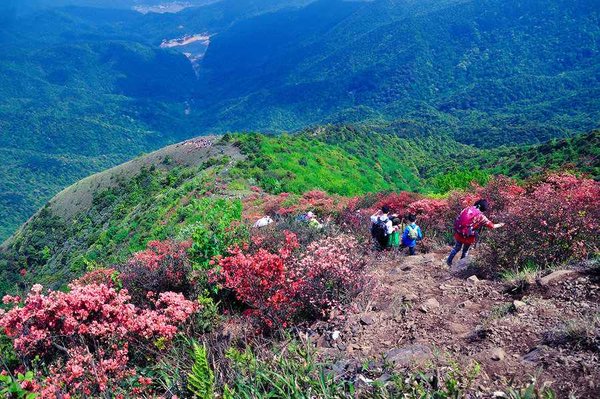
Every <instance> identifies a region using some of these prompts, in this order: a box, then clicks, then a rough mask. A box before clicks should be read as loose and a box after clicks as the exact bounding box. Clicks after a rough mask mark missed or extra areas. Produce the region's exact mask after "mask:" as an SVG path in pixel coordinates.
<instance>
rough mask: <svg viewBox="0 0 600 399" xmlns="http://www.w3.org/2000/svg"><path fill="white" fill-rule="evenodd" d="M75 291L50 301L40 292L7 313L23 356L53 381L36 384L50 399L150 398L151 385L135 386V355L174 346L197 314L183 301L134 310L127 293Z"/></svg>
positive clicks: (168, 297)
mask: <svg viewBox="0 0 600 399" xmlns="http://www.w3.org/2000/svg"><path fill="white" fill-rule="evenodd" d="M70 288H71V290H70V292H59V291H50V292H48V293H47V294H43V293H42V287H41V286H40V285H35V286H34V287H33V288H32V290H31V292H30V293H29V295H28V296H27V297H26V298H25V300H24V301H23V303H22V304H21V303H20V299H19V298H14V297H10V296H6V297H4V299H3V301H4V303H5V304H12V305H13V307H12V309H10V310H8V311H2V310H0V328H1V329H2V330H3V332H4V333H5V334H6V335H7V336H8V337H9V338H11V339H12V340H13V343H14V348H15V350H16V351H17V352H18V353H20V354H21V355H22V356H24V358H25V359H33V358H34V357H39V358H41V359H43V361H44V363H45V364H46V365H47V370H48V373H47V375H46V376H45V377H44V376H42V375H39V378H38V381H37V382H36V384H38V385H39V389H40V391H39V392H40V393H41V397H44V398H65V397H70V396H71V395H74V396H77V397H81V396H84V397H89V396H96V395H103V396H107V395H108V396H110V395H112V396H121V397H132V396H135V395H138V394H141V393H143V392H144V391H145V390H147V389H149V387H148V385H149V384H145V383H144V384H141V383H139V378H138V382H137V383H133V384H132V383H130V382H128V380H131V379H134V377H136V369H135V364H134V362H133V359H132V358H131V354H132V353H135V352H136V351H138V350H139V349H142V348H144V347H150V346H153V345H154V343H155V342H156V341H157V340H160V341H161V342H162V345H166V344H168V343H169V342H170V341H171V340H172V339H173V338H174V336H175V334H176V333H177V331H178V326H179V325H180V324H182V323H184V322H185V321H187V320H188V319H189V318H190V316H191V315H192V314H193V313H194V312H195V311H196V308H197V305H196V304H195V303H194V302H191V301H188V300H186V299H185V298H184V297H183V295H182V294H179V293H172V292H167V293H161V294H158V295H157V296H156V297H154V298H152V303H153V306H152V308H149V309H140V308H138V307H136V306H135V305H133V304H131V303H130V296H129V295H128V293H127V290H120V291H118V290H116V289H115V288H114V287H109V286H107V285H103V284H101V285H97V284H90V285H75V284H73V285H71V286H70ZM132 349H133V351H132ZM137 377H140V376H137ZM143 381H144V382H147V380H143Z"/></svg>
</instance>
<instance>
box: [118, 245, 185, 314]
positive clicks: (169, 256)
mask: <svg viewBox="0 0 600 399" xmlns="http://www.w3.org/2000/svg"><path fill="white" fill-rule="evenodd" d="M190 245H191V243H190V242H175V241H150V242H149V243H148V248H147V249H146V250H144V251H140V252H137V253H135V254H134V255H133V256H132V257H131V259H130V260H129V261H128V262H127V263H125V264H122V265H118V266H116V268H117V269H118V270H119V271H120V278H121V281H122V284H123V287H124V288H127V290H128V292H129V295H130V296H131V298H132V301H133V303H135V304H143V303H145V302H147V294H148V292H153V293H161V292H168V291H173V292H181V293H184V294H189V292H190V291H191V289H192V284H191V282H190V280H189V275H190V272H191V271H192V265H191V262H190V260H189V257H188V254H187V250H188V249H189V248H190Z"/></svg>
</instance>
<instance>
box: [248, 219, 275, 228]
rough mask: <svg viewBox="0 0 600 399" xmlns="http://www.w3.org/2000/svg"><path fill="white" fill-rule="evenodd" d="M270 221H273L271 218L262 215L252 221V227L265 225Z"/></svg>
mask: <svg viewBox="0 0 600 399" xmlns="http://www.w3.org/2000/svg"><path fill="white" fill-rule="evenodd" d="M271 223H273V219H271V217H270V216H263V217H261V218H260V219H258V220H257V221H256V222H254V224H253V225H252V227H256V228H260V227H265V226H268V225H270V224H271Z"/></svg>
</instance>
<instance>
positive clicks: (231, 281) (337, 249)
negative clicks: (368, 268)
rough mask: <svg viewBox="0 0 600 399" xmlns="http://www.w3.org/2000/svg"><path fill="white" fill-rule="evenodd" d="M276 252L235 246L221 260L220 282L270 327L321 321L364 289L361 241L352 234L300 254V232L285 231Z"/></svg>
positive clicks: (219, 262)
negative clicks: (347, 298) (351, 295)
mask: <svg viewBox="0 0 600 399" xmlns="http://www.w3.org/2000/svg"><path fill="white" fill-rule="evenodd" d="M284 235H285V242H284V243H283V245H281V247H280V248H279V249H278V250H276V251H269V250H267V249H264V248H261V247H259V248H258V249H256V250H254V251H251V250H249V247H246V248H245V249H242V248H239V247H236V248H233V249H231V250H230V254H229V255H228V256H226V257H222V258H220V259H218V266H219V268H218V269H217V270H218V271H217V272H216V275H215V278H216V279H217V280H218V281H219V282H220V284H221V285H222V286H223V287H224V288H227V289H229V290H232V291H233V292H234V294H235V296H236V298H237V299H238V300H239V301H241V302H243V303H244V304H246V305H247V306H249V310H248V311H246V314H247V315H250V316H253V317H254V318H255V320H257V321H259V322H261V323H262V324H263V326H264V327H267V328H269V329H271V328H277V327H286V326H287V325H289V323H291V322H298V321H300V320H304V319H311V318H318V317H322V316H324V315H325V312H326V311H327V310H328V309H330V308H331V307H333V306H336V305H337V304H339V303H340V301H341V300H343V298H344V297H345V295H347V294H348V293H350V292H352V291H354V290H357V289H359V288H360V284H361V279H360V277H359V271H360V270H361V268H362V267H363V266H364V261H363V257H362V256H361V254H360V251H359V248H358V244H357V242H356V239H355V238H353V237H351V236H348V235H340V236H337V237H329V238H324V239H321V240H318V241H315V242H313V243H311V244H310V245H309V246H308V247H307V248H306V250H305V251H299V243H298V240H297V237H296V235H295V234H293V233H290V232H285V234H284Z"/></svg>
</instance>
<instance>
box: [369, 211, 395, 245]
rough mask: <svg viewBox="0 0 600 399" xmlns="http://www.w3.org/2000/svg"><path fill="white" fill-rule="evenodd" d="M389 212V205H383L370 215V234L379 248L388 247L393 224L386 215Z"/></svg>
mask: <svg viewBox="0 0 600 399" xmlns="http://www.w3.org/2000/svg"><path fill="white" fill-rule="evenodd" d="M389 213H390V207H389V206H387V205H384V206H382V207H381V209H380V210H378V211H377V212H375V213H374V214H373V215H371V235H372V236H373V238H374V239H375V241H376V242H377V244H379V247H380V248H381V249H385V248H388V245H389V236H390V234H392V233H393V232H394V226H393V225H392V221H391V220H390V218H389V216H388V214H389Z"/></svg>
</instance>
